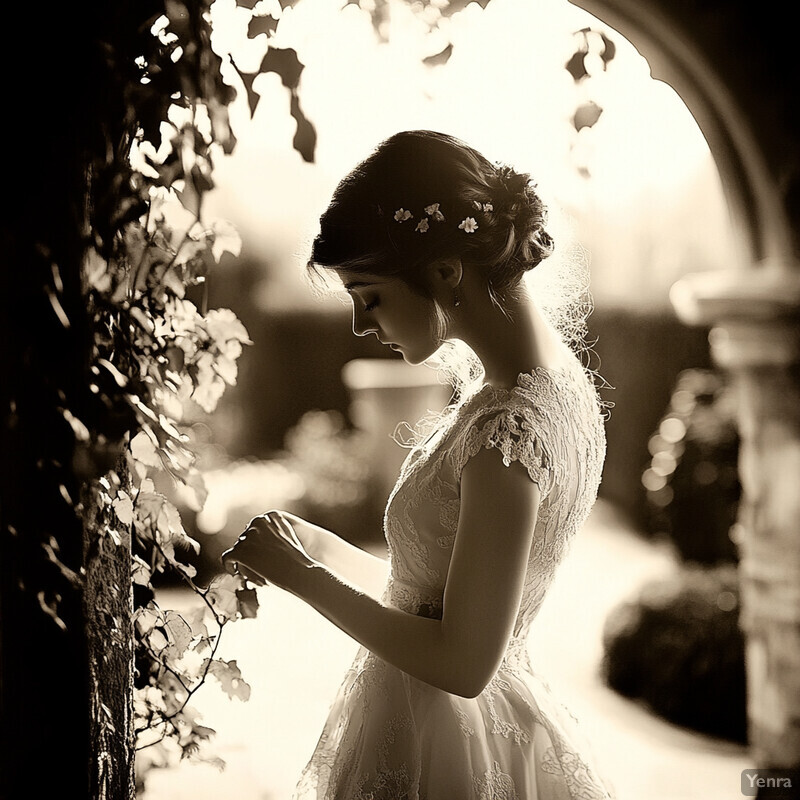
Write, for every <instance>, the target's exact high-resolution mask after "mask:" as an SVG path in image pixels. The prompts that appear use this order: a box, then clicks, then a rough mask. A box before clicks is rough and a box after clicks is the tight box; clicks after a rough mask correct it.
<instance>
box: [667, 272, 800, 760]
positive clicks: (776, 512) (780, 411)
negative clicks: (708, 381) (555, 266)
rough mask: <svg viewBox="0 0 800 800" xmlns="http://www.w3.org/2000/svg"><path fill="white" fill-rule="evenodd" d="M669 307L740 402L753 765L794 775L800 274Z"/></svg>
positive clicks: (728, 284) (747, 276) (702, 290)
mask: <svg viewBox="0 0 800 800" xmlns="http://www.w3.org/2000/svg"><path fill="white" fill-rule="evenodd" d="M795 266H797V265H791V267H795ZM672 300H673V305H674V307H675V310H676V312H677V313H678V316H679V317H681V318H682V319H683V320H684V321H685V322H687V323H690V324H704V325H710V326H711V334H710V336H709V342H710V345H711V355H712V358H713V359H714V361H715V363H716V364H717V365H718V366H719V367H720V368H721V369H723V370H725V371H726V372H727V373H728V374H729V376H730V379H731V381H732V384H733V387H734V391H735V392H736V396H737V400H738V426H739V433H740V436H741V449H740V455H739V474H740V480H741V484H742V500H741V505H740V509H739V517H738V522H737V525H736V527H735V529H734V534H735V538H736V541H737V544H738V547H739V553H740V559H741V560H740V576H741V616H740V620H741V625H742V628H743V630H744V632H745V636H746V641H747V644H746V666H747V691H748V720H749V739H750V746H751V748H752V752H753V758H754V761H755V763H756V765H757V766H758V767H760V768H798V767H800V271H799V270H797V269H794V268H789V267H784V266H775V265H772V266H763V267H757V268H754V269H751V270H742V271H737V272H733V271H732V272H727V271H725V272H722V271H721V272H719V273H705V274H701V275H694V276H689V277H688V278H686V279H684V280H682V281H680V282H679V283H678V284H676V286H675V287H674V289H673V293H672Z"/></svg>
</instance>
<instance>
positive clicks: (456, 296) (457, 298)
mask: <svg viewBox="0 0 800 800" xmlns="http://www.w3.org/2000/svg"><path fill="white" fill-rule="evenodd" d="M460 305H461V297H460V296H459V294H458V288H455V289H453V308H458V307H459V306H460Z"/></svg>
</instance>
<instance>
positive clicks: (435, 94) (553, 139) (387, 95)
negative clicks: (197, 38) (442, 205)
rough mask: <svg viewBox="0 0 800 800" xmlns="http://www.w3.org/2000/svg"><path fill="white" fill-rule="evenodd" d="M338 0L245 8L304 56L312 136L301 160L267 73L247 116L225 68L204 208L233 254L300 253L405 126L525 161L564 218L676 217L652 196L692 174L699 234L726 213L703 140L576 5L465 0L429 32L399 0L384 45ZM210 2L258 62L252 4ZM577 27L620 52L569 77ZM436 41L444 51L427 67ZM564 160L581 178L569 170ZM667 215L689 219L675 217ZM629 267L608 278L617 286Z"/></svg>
mask: <svg viewBox="0 0 800 800" xmlns="http://www.w3.org/2000/svg"><path fill="white" fill-rule="evenodd" d="M362 2H363V0H362ZM342 5H343V0H300V2H298V3H297V5H296V6H295V7H294V8H287V9H285V10H284V11H283V12H281V9H280V4H279V3H278V0H262V2H260V3H259V4H258V5H257V6H256V9H255V11H256V12H258V13H272V14H273V15H274V16H275V17H279V16H280V17H281V19H280V23H279V25H278V28H277V31H276V34H275V36H274V37H273V39H272V40H271V41H272V44H273V45H274V46H277V47H292V48H294V49H295V50H296V51H297V53H298V55H299V57H300V60H301V61H302V62H303V63H304V64H305V69H304V71H303V74H302V79H301V84H300V99H301V104H302V108H303V110H304V112H305V114H306V116H307V117H308V118H309V119H310V120H311V121H312V122H313V124H314V126H315V128H316V131H317V136H318V141H317V151H316V161H315V163H314V164H313V165H310V164H306V163H304V162H303V161H302V159H301V158H300V156H299V155H298V154H297V153H295V152H294V151H293V150H292V145H291V142H292V137H293V136H294V131H295V123H294V120H293V119H292V117H291V116H290V114H289V97H288V92H287V90H286V89H285V88H284V87H283V86H282V85H281V83H280V79H279V78H278V76H277V75H274V74H266V75H262V76H259V77H258V78H257V79H256V82H255V84H254V88H255V89H256V90H257V91H258V92H259V93H260V94H261V100H260V103H259V106H258V109H257V111H256V114H255V116H254V118H253V119H252V120H251V119H250V114H249V110H248V108H247V103H246V99H245V92H244V90H243V88H242V85H241V82H240V80H239V78H238V76H237V75H236V73H235V71H234V70H233V68H229V69H226V71H225V73H224V75H225V76H226V79H227V80H229V82H230V83H232V84H233V85H234V86H236V87H237V88H238V89H239V97H238V99H237V101H236V102H235V103H234V106H233V108H232V123H233V127H234V131H235V133H236V136H237V138H238V143H237V146H236V149H235V151H234V153H233V155H232V156H229V157H226V158H224V159H220V160H218V162H217V165H216V180H217V185H218V189H217V190H216V191H215V192H214V193H213V196H212V198H211V203H210V211H211V213H213V214H216V215H219V216H222V217H225V218H227V219H230V220H231V221H232V222H233V223H234V224H235V225H236V226H237V228H238V229H239V230H240V232H241V235H242V238H243V240H244V243H245V252H247V251H248V250H249V252H250V253H251V254H256V253H258V254H259V255H260V256H261V257H263V258H265V259H270V260H272V261H276V260H277V261H286V262H287V263H288V262H289V261H290V260H291V258H292V255H293V254H298V253H300V254H302V253H303V252H304V250H303V248H304V247H305V246H306V244H307V241H308V239H309V238H310V237H311V236H312V235H313V232H314V228H315V225H316V220H317V218H318V216H319V214H320V213H321V211H322V210H323V209H324V207H325V204H326V202H327V200H328V198H329V196H330V193H331V191H332V190H333V188H334V186H335V185H336V183H337V182H338V180H339V179H340V178H341V177H342V176H343V175H344V174H345V173H346V171H347V170H348V169H349V168H350V167H352V166H353V165H354V164H355V163H356V162H358V161H359V160H360V159H362V158H363V157H364V156H366V155H367V154H368V153H369V151H370V150H371V148H372V147H373V146H374V145H375V144H377V143H378V142H379V141H380V140H381V139H383V138H385V137H386V136H389V135H390V134H392V133H394V132H396V131H398V130H402V129H411V128H433V129H438V130H442V131H446V132H448V133H452V134H454V135H456V136H459V137H461V138H463V139H465V140H466V141H468V142H469V143H471V144H473V145H474V146H476V147H477V148H478V149H480V150H482V151H483V152H484V153H485V154H486V155H487V156H489V157H490V158H491V159H492V160H500V161H504V162H507V163H511V164H514V165H515V166H517V167H518V168H522V169H525V170H528V171H530V172H531V173H532V174H533V175H534V177H535V179H536V180H537V182H538V184H539V186H540V188H541V191H542V193H543V195H544V196H545V199H546V200H547V201H548V202H549V203H551V204H552V205H555V206H558V207H560V208H565V209H567V210H568V212H569V213H570V214H577V215H580V214H584V215H588V216H589V217H592V216H594V217H596V216H597V209H598V208H599V209H602V214H603V215H604V216H608V217H609V218H611V219H613V220H616V224H617V225H626V224H629V222H628V220H629V219H630V215H631V214H632V213H633V212H634V211H636V213H640V212H641V211H642V209H643V208H644V209H646V208H647V203H648V202H649V203H653V204H654V206H653V209H652V215H651V216H653V217H657V216H661V217H663V218H664V220H665V224H670V223H669V222H668V220H667V217H669V216H670V215H673V216H674V214H675V213H677V212H676V211H675V208H674V203H672V201H670V202H669V203H667V206H668V208H665V207H663V202H665V201H664V198H667V197H674V196H675V195H676V194H677V195H680V194H681V193H684V192H685V187H686V186H687V185H688V184H691V186H692V188H693V190H694V191H695V193H696V200H697V201H698V202H701V203H703V207H704V216H705V231H708V230H709V229H710V228H709V226H711V228H713V226H714V225H715V224H716V225H724V224H725V222H726V218H725V214H726V211H725V208H724V205H723V204H722V200H721V193H720V190H719V186H718V183H717V177H716V172H715V170H714V168H713V162H712V161H711V158H710V154H709V151H708V147H707V145H706V142H705V140H704V138H703V136H702V134H701V132H700V131H699V129H698V127H697V125H696V123H695V122H694V120H693V118H692V117H691V115H690V114H689V112H688V111H687V109H686V108H685V106H684V105H683V103H682V101H681V100H680V98H679V97H678V96H677V95H676V94H675V92H674V91H673V90H672V89H671V88H670V87H669V86H667V85H665V84H663V83H660V82H658V81H654V80H653V79H652V78H651V76H650V70H649V66H648V64H647V62H646V61H645V60H644V59H643V58H642V57H641V56H640V55H639V54H638V52H637V51H636V50H635V49H634V47H633V46H632V45H631V44H630V43H628V42H627V41H626V40H625V39H623V38H622V37H621V36H619V35H618V34H617V33H616V32H615V31H612V30H611V29H609V28H607V27H606V26H604V25H603V24H602V23H600V22H599V21H598V20H597V19H595V18H594V17H592V16H590V15H589V14H587V13H586V12H584V11H583V10H582V9H579V8H577V7H576V6H573V5H570V4H569V3H568V2H566V0H492V1H491V2H490V3H489V4H488V6H487V8H486V9H481V8H480V6H479V5H478V4H477V3H472V4H470V5H468V6H467V7H466V8H465V9H464V10H463V11H461V12H459V13H457V14H456V15H454V16H453V17H452V18H451V19H450V20H447V23H448V24H447V26H446V28H445V29H444V31H443V33H442V34H441V35H440V36H439V37H438V38H437V35H434V36H431V35H427V34H426V31H427V28H426V26H425V25H424V23H423V22H422V21H421V20H420V18H419V17H418V15H415V13H414V12H413V11H412V9H411V7H410V6H409V5H408V4H407V3H405V2H403V0H396V2H394V3H393V4H392V17H391V27H390V29H389V41H388V42H381V41H380V40H379V39H378V37H377V36H376V34H375V31H374V29H373V26H372V22H371V18H370V15H369V14H368V13H367V12H366V11H364V10H362V9H361V8H360V7H359V6H357V5H354V4H351V5H347V6H346V7H344V8H342ZM213 9H214V20H215V34H214V40H213V41H214V46H215V48H216V49H217V50H218V51H219V52H230V53H232V54H234V58H235V59H236V62H237V64H238V65H239V67H240V68H241V69H243V70H245V71H255V70H256V69H257V67H258V64H259V63H260V60H261V58H262V56H263V54H264V52H265V50H266V46H267V44H266V37H265V36H264V35H262V36H259V37H257V38H256V39H253V40H249V39H248V38H247V23H248V21H249V18H250V13H249V12H248V11H246V10H245V9H239V8H237V7H236V4H235V0H216V3H215V5H214V7H213ZM586 27H592V28H593V29H594V30H599V31H604V32H605V33H606V34H607V35H608V36H609V37H610V38H611V39H612V40H613V42H614V44H615V45H616V48H617V51H616V56H615V58H614V59H613V60H612V61H611V62H610V64H609V66H608V69H607V70H606V71H605V72H603V71H602V70H599V69H593V70H591V72H592V75H591V77H590V78H589V79H587V80H585V81H584V82H582V83H581V84H579V85H576V84H575V82H574V81H573V79H572V77H571V76H570V74H569V73H568V72H567V71H566V69H565V68H564V64H565V62H566V61H567V59H568V58H569V57H570V56H571V55H572V53H573V52H574V49H575V38H574V32H575V31H577V30H579V29H582V28H586ZM448 40H449V41H451V42H452V43H453V46H454V47H453V53H452V57H451V58H450V59H449V61H448V62H447V63H446V64H445V65H441V66H436V67H429V66H426V65H424V64H423V62H422V59H423V58H424V57H425V56H428V55H431V54H433V53H436V52H438V51H439V50H441V49H442V47H443V46H444V45H445V44H446V43H447V41H448ZM584 100H593V101H594V102H596V103H598V104H599V105H600V106H601V107H602V108H603V114H602V116H601V118H600V120H599V121H598V122H597V124H596V125H594V126H593V127H592V128H591V129H585V130H584V131H582V132H581V134H580V135H577V134H576V131H575V130H574V128H573V127H572V124H571V121H570V120H571V117H572V114H573V113H574V111H575V109H576V107H577V106H578V105H580V103H581V102H583V101H584ZM576 158H577V159H579V160H580V161H581V162H582V163H584V164H585V165H586V166H588V168H589V170H590V173H591V176H592V177H591V179H589V180H587V179H586V178H584V177H581V176H580V175H579V173H578V171H577V169H576ZM698 175H699V176H701V177H700V178H698V177H697V176H698ZM643 198H649V199H648V200H647V201H644V200H643ZM653 198H655V199H653ZM684 207H685V201H684ZM648 224H649V225H651V226H652V224H653V222H652V221H651V222H650V223H648ZM672 224H678V225H679V226H680V227H681V228H688V227H690V225H688V224H687V223H686V221H685V220H680V221H678V222H677V223H674V222H673V223H672ZM590 227H591V226H590ZM689 234H691V231H689ZM695 235H696V236H700V237H702V236H704V235H706V233H705V232H704V231H703V230H698V231H696V232H695ZM634 238H635V237H634ZM720 238H724V237H720ZM635 246H636V245H635V242H634V244H631V243H628V246H627V247H628V250H631V248H634V249H635ZM622 249H623V250H624V249H625V248H624V246H623V248H622ZM651 249H652V248H651ZM697 249H698V247H697V245H696V244H695V245H693V252H695V251H697ZM701 249H702V247H701ZM597 250H598V253H601V252H602V250H603V246H602V245H601V244H597ZM636 257H637V256H636V253H635V252H630V253H629V258H630V259H635V258H636ZM295 261H297V259H295ZM677 268H678V267H676V266H675V265H672V266H671V267H669V266H668V267H665V268H664V269H672V270H673V271H674V270H675V269H677ZM620 269H622V267H620ZM291 272H292V270H291V267H287V275H288V277H286V278H285V280H284V281H281V280H279V281H278V282H279V284H280V283H284V284H285V286H284V287H283V288H284V290H285V292H284V295H285V293H286V292H288V293H289V294H290V295H293V294H294V289H293V287H295V286H298V285H299V282H298V281H297V280H296V279H295V278H294V277H292V276H291ZM663 274H665V275H666V273H663ZM629 277H630V276H628V277H627V278H626V276H625V275H621V276H620V278H621V279H622V280H623V281H626V282H627V283H630V281H629V280H628V278H629ZM671 278H672V275H670V276H669V279H671ZM665 280H666V279H665ZM301 291H302V290H301Z"/></svg>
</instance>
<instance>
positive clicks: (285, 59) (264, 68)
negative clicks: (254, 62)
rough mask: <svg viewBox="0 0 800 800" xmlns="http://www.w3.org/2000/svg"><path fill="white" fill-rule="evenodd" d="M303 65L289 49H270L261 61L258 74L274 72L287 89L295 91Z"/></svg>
mask: <svg viewBox="0 0 800 800" xmlns="http://www.w3.org/2000/svg"><path fill="white" fill-rule="evenodd" d="M303 69H304V65H303V64H302V63H301V62H300V59H299V58H298V57H297V52H296V51H295V50H293V49H292V48H291V47H270V48H269V50H267V52H266V54H265V55H264V58H263V59H262V60H261V66H260V67H259V72H262V73H263V72H274V73H276V74H277V75H279V76H280V79H281V82H282V83H283V85H284V86H285V87H286V88H287V89H297V87H298V86H299V84H300V75H301V74H302V72H303Z"/></svg>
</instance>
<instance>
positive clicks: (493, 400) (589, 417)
mask: <svg viewBox="0 0 800 800" xmlns="http://www.w3.org/2000/svg"><path fill="white" fill-rule="evenodd" d="M484 447H490V448H496V449H497V450H499V452H500V455H501V456H502V459H503V462H504V463H505V464H506V465H509V464H510V463H511V462H512V461H519V462H521V463H522V464H523V465H524V466H525V468H526V469H527V471H528V474H529V475H530V478H531V480H533V481H535V482H536V483H537V484H538V486H539V488H540V491H541V502H540V506H539V513H538V518H537V522H536V529H535V531H534V538H533V545H532V547H531V552H530V556H529V560H528V569H527V572H526V579H525V584H524V588H523V593H522V601H521V604H520V608H519V613H518V615H517V620H516V624H515V626H514V629H513V633H512V638H511V641H510V643H509V648H508V653H507V659H508V658H509V657H510V656H512V655H513V656H514V657H523V658H524V657H525V656H524V653H525V646H524V645H525V639H526V635H527V632H528V627H529V626H530V623H531V621H532V620H533V618H534V617H535V616H536V613H537V611H538V610H539V607H540V605H541V603H542V601H543V599H544V597H545V594H546V592H547V589H548V587H549V586H550V584H551V582H552V580H553V577H554V575H555V571H556V567H557V566H558V564H559V562H560V561H561V560H562V558H563V557H564V555H565V553H566V551H567V549H568V547H569V543H570V541H571V540H572V537H573V536H574V535H575V533H576V532H577V531H578V529H579V528H580V526H581V525H582V524H583V522H584V520H585V519H586V517H587V515H588V513H589V511H590V509H591V507H592V505H593V503H594V501H595V499H596V497H597V489H598V485H599V483H600V477H601V472H602V467H603V459H604V456H605V434H604V430H603V423H602V418H601V415H600V407H599V403H598V400H597V395H596V392H595V389H594V386H593V384H592V383H591V381H590V379H589V378H588V376H587V375H585V374H584V372H583V370H582V369H581V368H580V367H579V366H577V365H576V367H575V368H563V369H558V370H551V369H546V368H543V367H542V368H537V369H535V370H533V371H532V372H531V373H523V374H521V375H520V376H519V378H518V381H517V385H516V386H515V387H513V388H510V389H497V388H494V387H492V386H489V385H484V386H482V387H481V388H480V389H478V390H477V391H476V392H475V393H474V394H472V395H471V396H469V397H468V398H467V399H466V400H464V401H463V402H462V403H460V404H459V405H457V406H455V407H453V408H452V409H450V410H449V412H448V413H447V414H446V415H445V417H444V419H443V420H442V424H441V425H440V426H439V427H438V428H437V430H435V431H434V432H433V433H432V434H431V435H430V436H429V437H428V439H427V440H426V441H425V442H423V443H421V444H419V445H417V446H415V447H414V448H413V449H412V450H411V451H410V452H409V454H408V456H407V458H406V460H405V462H404V464H403V467H402V470H401V473H400V477H399V479H398V481H397V483H396V485H395V488H394V491H393V492H392V494H391V496H390V498H389V502H388V504H387V507H386V514H385V519H384V525H385V533H386V540H387V544H388V546H389V554H390V565H391V566H390V578H389V583H388V585H387V587H386V591H385V594H384V597H383V600H384V602H387V603H390V604H391V605H394V606H397V607H399V608H402V609H404V610H406V611H409V612H412V613H415V614H422V615H425V616H430V617H437V618H439V617H441V610H442V596H443V594H444V583H445V578H446V576H447V570H448V566H449V562H450V557H451V555H452V551H453V544H454V541H455V535H456V530H457V527H458V517H459V506H460V495H459V485H460V478H461V471H462V470H463V468H464V465H465V464H466V463H467V461H468V460H469V459H470V458H471V457H472V456H474V455H475V454H476V453H477V452H478V451H479V450H480V449H482V448H484Z"/></svg>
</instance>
